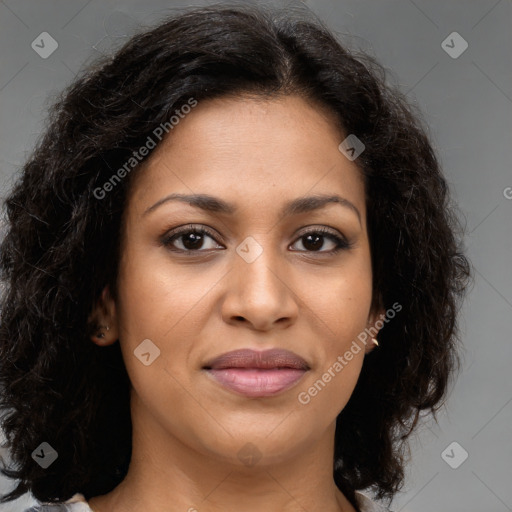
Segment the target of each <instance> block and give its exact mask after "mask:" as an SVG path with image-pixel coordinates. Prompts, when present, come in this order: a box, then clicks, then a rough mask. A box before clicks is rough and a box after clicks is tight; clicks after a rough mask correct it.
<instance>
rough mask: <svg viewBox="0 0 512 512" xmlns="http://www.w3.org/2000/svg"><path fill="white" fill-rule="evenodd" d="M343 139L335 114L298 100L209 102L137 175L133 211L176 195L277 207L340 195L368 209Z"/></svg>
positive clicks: (196, 110) (175, 129)
mask: <svg viewBox="0 0 512 512" xmlns="http://www.w3.org/2000/svg"><path fill="white" fill-rule="evenodd" d="M344 138H345V135H344V134H343V132H342V130H341V128H340V125H339V122H338V119H337V117H336V115H335V114H334V113H333V112H330V111H328V110H327V109H326V108H324V107H320V106H319V105H317V104H315V103H312V102H310V101H308V100H305V99H304V98H302V97H299V96H283V97H279V98H275V99H254V98H249V97H236V98H235V97H232V98H219V99H214V100H205V101H202V102H199V103H198V104H197V106H195V107H194V108H193V109H192V110H191V111H190V112H189V113H188V114H186V115H182V117H180V119H179V122H178V123H177V124H175V125H174V127H173V128H172V130H171V131H170V132H169V134H168V135H167V136H166V137H165V138H164V139H163V141H162V142H161V144H160V145H159V146H157V148H156V149H155V150H154V151H153V153H152V154H151V155H150V157H148V159H147V160H146V162H145V163H144V165H143V166H142V167H141V168H140V169H138V170H137V176H134V178H135V179H134V180H133V183H132V186H131V190H130V192H131V194H130V201H129V204H130V203H136V204H137V205H138V206H137V210H138V211H141V209H142V208H143V207H144V205H147V204H148V203H150V202H151V201H153V202H155V201H157V200H158V199H159V198H160V197H162V196H163V195H164V194H165V193H172V192H181V193H187V194H190V193H209V194H215V195H219V194H222V195H223V196H224V197H227V196H229V197H231V198H232V199H233V200H234V201H239V202H247V201H249V200H253V201H258V200H260V199H261V200H263V199H264V198H265V196H266V197H267V198H270V197H272V198H273V200H272V201H270V202H271V203H272V204H274V203H275V202H276V201H279V200H280V199H281V198H283V199H285V196H289V197H288V199H289V198H290V197H292V196H293V197H296V196H300V195H308V194H309V193H339V194H342V195H349V196H351V197H350V200H351V201H353V202H358V207H359V209H360V210H364V206H365V205H364V183H363V179H362V174H361V171H360V169H359V168H358V167H357V165H356V164H355V163H354V162H352V161H349V160H348V159H347V158H346V157H345V156H344V155H343V154H342V153H341V152H340V151H339V149H338V146H339V144H340V142H341V141H342V140H343V139H344ZM267 206H269V205H267Z"/></svg>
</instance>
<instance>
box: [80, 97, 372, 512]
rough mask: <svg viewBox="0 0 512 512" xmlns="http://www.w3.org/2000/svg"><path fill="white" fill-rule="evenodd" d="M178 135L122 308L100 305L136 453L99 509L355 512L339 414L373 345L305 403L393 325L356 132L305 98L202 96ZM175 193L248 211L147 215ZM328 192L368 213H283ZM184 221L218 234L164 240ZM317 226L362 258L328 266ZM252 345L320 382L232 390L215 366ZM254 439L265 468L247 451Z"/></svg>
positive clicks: (146, 201)
mask: <svg viewBox="0 0 512 512" xmlns="http://www.w3.org/2000/svg"><path fill="white" fill-rule="evenodd" d="M170 135H171V136H168V137H167V139H164V141H163V142H162V144H160V145H159V146H158V147H157V148H156V149H155V150H154V151H153V153H152V154H151V156H150V157H149V158H148V160H147V161H146V163H145V165H144V167H143V168H142V169H139V170H138V174H137V175H136V176H133V178H135V179H134V181H133V182H132V184H131V188H130V192H129V195H128V202H127V206H126V210H125V212H124V219H123V227H122V252H121V254H122V257H121V261H120V268H119V275H118V301H117V302H115V301H114V300H113V299H112V297H111V294H110V293H109V290H108V288H105V290H104V293H103V294H102V297H101V300H100V302H99V303H98V305H97V307H96V310H95V315H96V318H97V319H98V321H99V323H100V324H102V325H108V326H109V330H108V331H106V332H105V337H104V338H97V337H94V338H93V339H92V341H93V342H94V343H97V344H103V345H108V344H110V343H115V342H119V343H120V344H121V349H122V353H123V358H124V361H125V364H126V368H127V371H128V374H129V376H130V380H131V383H132V390H131V415H132V423H133V454H132V460H131V465H130V468H129V471H128V474H127V476H126V478H125V479H124V480H123V482H122V483H121V484H120V485H119V486H117V487H116V488H115V489H113V490H112V491H111V492H110V493H108V494H105V495H102V496H96V497H93V498H91V500H90V501H89V503H90V505H91V506H92V507H93V509H94V510H95V511H97V512H121V511H123V512H130V511H135V510H141V509H143V510H145V511H149V512H152V511H155V512H156V511H161V510H173V511H183V512H185V511H189V512H193V511H194V510H197V511H198V512H203V511H208V512H217V511H219V512H220V511H223V512H231V511H235V510H236V511H239V510H240V505H241V504H243V509H244V511H245V512H253V511H254V512H256V511H258V512H260V511H261V510H265V511H268V512H274V511H275V512H278V511H279V512H283V511H285V512H291V511H299V510H300V511H303V510H323V511H332V512H334V511H344V512H353V511H354V508H353V507H352V506H351V505H350V503H349V502H348V500H347V499H346V498H345V496H344V495H343V494H342V493H341V492H340V491H339V490H338V489H337V487H336V486H335V484H334V481H333V478H332V454H333V450H334V433H335V420H336V417H337V415H338V414H339V412H340V411H341V410H342V409H343V408H344V406H345V405H346V403H347V401H348V400H349V398H350V395H351V394H352V392H353V390H354V387H355V385H356V382H357V379H358V377H359V374H360V371H361V367H362V364H363V359H364V356H365V354H366V353H368V352H369V351H370V350H371V349H372V347H373V345H372V344H371V342H368V344H367V345H366V346H364V345H362V344H361V347H362V350H361V351H360V352H359V353H357V354H355V355H354V357H353V359H352V360H351V361H350V362H349V363H348V364H347V365H346V366H345V367H344V368H343V370H342V371H341V372H339V373H337V374H336V377H334V378H332V380H331V381H330V382H329V383H328V384H326V386H325V387H324V388H323V389H322V390H321V391H320V392H319V393H318V394H317V395H316V396H314V397H312V398H311V401H310V403H308V404H307V405H304V404H301V403H300V402H299V401H298V399H297V396H298V393H299V392H301V391H307V390H308V388H310V387H311V386H312V385H313V383H314V382H315V381H317V380H318V379H319V378H320V377H321V376H322V374H323V373H324V372H325V371H327V369H328V368H329V367H332V365H333V363H334V362H335V361H336V360H337V357H338V356H343V354H345V352H346V351H347V350H349V348H350V346H351V344H352V342H353V341H354V340H355V339H356V338H357V335H358V334H359V333H360V332H362V331H363V330H364V329H365V328H367V327H370V326H372V325H373V323H374V321H375V320H377V317H378V315H379V314H381V313H382V311H373V310H372V309H371V304H372V286H371V285H372V272H371V256H370V247H369V241H368V234H367V230H366V205H365V191H364V183H363V180H362V176H361V173H360V170H359V169H358V167H357V166H356V163H355V162H351V161H349V160H348V159H347V158H346V157H345V156H344V155H343V154H342V153H341V152H340V151H339V150H338V145H339V144H340V142H341V141H342V140H343V139H344V138H345V137H346V135H344V134H343V133H341V131H340V130H339V129H338V128H337V125H336V122H335V119H334V118H333V114H331V113H330V112H328V111H325V110H324V109H322V108H320V107H319V106H317V105H315V104H313V103H310V102H308V101H306V100H305V99H303V98H301V97H299V96H284V97H280V98H276V99H272V100H268V99H265V100H255V99H249V98H222V99H215V100H207V101H203V102H199V104H198V105H197V106H196V107H195V108H194V109H193V110H192V112H191V113H189V114H188V115H187V116H186V117H185V118H184V119H182V120H180V122H179V124H178V125H176V126H175V127H174V129H173V131H172V132H171V134H170ZM171 193H182V194H191V193H204V194H210V195H212V196H215V197H217V198H220V199H223V200H225V201H227V202H230V203H233V205H235V206H236V207H237V211H236V213H233V214H225V213H219V212H213V213H212V212H206V211H202V210H201V209H199V208H197V207H193V206H191V205H189V204H188V203H185V202H180V201H168V202H166V203H163V204H161V205H160V206H158V207H156V208H155V209H154V210H152V211H151V212H149V213H146V214H144V212H145V210H147V209H148V208H149V207H150V206H152V205H153V204H155V203H156V202H157V201H159V200H160V199H162V198H164V197H166V196H167V195H169V194H171ZM315 194H327V195H332V194H337V195H339V196H341V197H343V198H345V199H346V200H348V201H350V202H351V203H352V204H353V205H354V206H355V208H357V210H358V211H359V215H360V219H359V218H358V215H357V214H356V213H355V211H354V210H353V209H351V208H349V207H346V206H343V205H340V204H337V203H329V204H327V205H325V206H324V207H322V208H321V209H318V210H315V211H310V212H307V213H299V214H293V215H290V216H288V217H286V218H283V219H280V218H279V216H278V213H279V211H280V210H281V208H282V207H283V205H284V204H285V203H286V202H288V201H290V200H293V199H296V198H301V197H304V196H311V195H315ZM186 224H194V225H195V226H194V227H200V226H206V227H209V228H211V230H212V231H213V232H214V234H215V238H214V239H213V238H210V237H209V236H208V235H206V236H205V237H204V239H203V244H202V245H201V244H200V243H199V244H198V245H196V247H198V248H199V250H198V251H196V253H195V254H193V255H192V256H190V255H187V254H184V251H186V247H191V244H190V243H189V244H188V245H184V244H186V243H187V240H188V241H190V236H188V237H187V236H182V237H181V238H179V237H178V238H177V239H174V242H173V243H170V245H168V246H167V247H166V246H165V245H163V244H162V243H161V237H162V235H164V234H165V233H169V232H170V231H171V230H173V229H175V228H177V227H180V226H184V225H186ZM322 226H324V227H328V228H330V230H331V231H332V232H333V233H334V234H336V235H338V236H344V237H346V238H347V240H348V241H349V242H350V243H351V244H352V245H351V247H350V248H349V249H342V250H341V251H340V252H338V253H337V254H333V253H332V252H330V251H331V250H332V249H334V248H335V246H336V242H335V241H333V240H331V239H330V238H329V237H324V238H323V239H320V241H319V244H318V249H317V250H314V248H313V249H311V247H312V244H311V243H310V244H309V245H308V241H307V239H306V237H305V236H304V232H305V231H307V232H310V231H311V232H313V233H314V232H315V228H319V227H322ZM306 227H307V229H304V228H306ZM247 237H253V238H254V239H255V240H256V241H257V242H258V244H259V245H260V246H261V248H262V250H263V252H262V253H261V254H260V256H259V257H258V258H257V259H255V260H254V261H253V262H251V263H248V262H247V261H246V260H244V259H243V258H242V257H241V256H240V255H239V254H238V253H237V251H236V248H237V247H238V246H240V244H241V243H242V242H243V241H244V240H245V239H246V238H247ZM322 240H323V243H322ZM192 247H194V246H192ZM172 248H174V249H176V250H175V251H172ZM179 249H181V250H182V251H183V252H181V253H180V252H178V251H179ZM251 250H254V249H251ZM145 339H150V340H151V341H152V342H153V343H154V344H155V345H156V346H157V347H158V348H159V350H160V356H159V357H157V358H156V359H154V361H153V362H152V363H151V364H150V365H148V366H146V365H144V364H142V363H141V361H140V360H139V359H138V358H137V357H135V356H134V350H135V349H136V348H137V346H138V345H139V344H140V343H141V342H142V340H145ZM240 348H252V349H255V350H264V349H268V348H285V349H288V350H291V351H293V352H295V353H296V354H298V355H299V356H301V357H302V358H304V359H305V360H306V361H307V362H308V364H309V366H310V370H309V371H308V372H306V374H305V375H304V376H303V377H302V379H301V380H300V381H299V382H298V383H297V384H296V385H295V386H294V387H293V388H292V389H289V390H287V391H285V392H283V393H280V394H278V395H275V396H272V397H267V398H256V399H255V398H247V397H245V396H241V395H237V394H235V393H233V392H231V391H229V390H226V389H225V388H223V387H221V386H220V385H219V384H218V383H217V382H215V381H214V380H212V379H210V378H209V377H208V376H207V375H205V372H204V370H202V367H203V365H204V364H205V363H206V361H208V360H209V359H212V358H213V357H216V356H218V355H220V354H223V353H225V352H228V351H231V350H235V349H240ZM248 443H252V446H253V448H252V449H253V451H254V452H255V453H256V458H257V460H256V459H255V460H256V463H255V464H248V463H247V462H246V463H244V461H243V460H241V459H240V457H239V455H238V452H239V451H240V450H241V449H242V448H243V447H244V446H245V447H246V449H248V448H247V446H251V445H248ZM254 447H255V448H254Z"/></svg>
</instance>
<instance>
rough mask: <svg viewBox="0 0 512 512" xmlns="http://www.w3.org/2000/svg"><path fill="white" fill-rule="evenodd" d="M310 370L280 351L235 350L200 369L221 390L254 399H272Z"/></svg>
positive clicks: (287, 351) (303, 361)
mask: <svg viewBox="0 0 512 512" xmlns="http://www.w3.org/2000/svg"><path fill="white" fill-rule="evenodd" d="M309 369H310V368H309V366H308V364H307V363H306V361H305V360H304V359H302V358H301V357H299V356H298V355H297V354H294V353H293V352H290V351H289V350H283V349H270V350H265V351H255V350H251V349H243V350H235V351H232V352H227V353H225V354H222V355H220V356H218V357H216V358H214V359H212V360H210V361H208V362H207V363H206V364H205V365H204V366H203V370H205V371H206V372H207V374H208V375H209V376H210V377H212V378H213V379H214V380H215V381H216V382H217V383H218V384H220V385H221V386H223V387H224V388H227V389H228V390H230V391H233V392H235V393H237V394H241V395H245V396H248V397H253V398H258V397H267V396H273V395H276V394H278V393H281V392H283V391H285V390H287V389H290V388H291V387H292V386H294V385H295V384H296V383H297V382H298V381H299V380H300V379H301V378H302V377H303V375H304V374H305V373H306V372H307V371H308V370H309Z"/></svg>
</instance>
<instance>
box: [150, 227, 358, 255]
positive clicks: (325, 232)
mask: <svg viewBox="0 0 512 512" xmlns="http://www.w3.org/2000/svg"><path fill="white" fill-rule="evenodd" d="M190 232H196V233H201V234H205V235H208V236H209V237H210V238H211V239H213V240H214V242H215V243H216V244H218V245H222V243H221V242H219V241H218V238H221V239H222V238H223V237H222V236H221V235H220V234H218V233H216V231H214V230H213V229H212V228H210V227H209V226H206V225H204V224H186V225H183V226H179V227H177V228H174V229H170V230H167V231H166V232H165V233H164V234H163V235H162V236H161V237H160V240H161V243H162V245H165V246H171V245H172V244H171V241H172V240H173V239H176V238H179V237H180V235H183V234H186V233H190ZM310 233H314V234H320V235H321V236H324V237H326V238H329V239H330V240H331V241H333V242H334V243H335V244H337V247H335V248H334V249H331V250H328V251H295V252H299V253H312V254H315V253H317V254H335V253H337V252H339V251H341V250H347V249H350V248H351V247H352V246H353V245H354V243H353V242H349V241H348V240H347V238H346V237H345V236H344V235H343V234H342V233H341V232H339V231H338V230H337V229H334V228H330V227H327V226H318V225H310V226H304V227H302V228H301V229H299V230H297V231H296V232H295V233H294V234H293V236H294V239H293V242H292V243H291V244H290V245H289V246H288V247H290V246H291V245H294V244H295V243H297V241H298V240H300V239H301V238H302V237H304V236H306V235H308V234H310ZM224 249H225V247H224ZM170 250H172V251H173V252H181V253H188V254H198V253H201V252H204V253H207V252H209V250H204V249H196V250H193V249H191V250H187V251H185V250H183V249H170Z"/></svg>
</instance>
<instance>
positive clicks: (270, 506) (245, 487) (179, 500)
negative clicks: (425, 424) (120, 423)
mask: <svg viewBox="0 0 512 512" xmlns="http://www.w3.org/2000/svg"><path fill="white" fill-rule="evenodd" d="M138 417H140V416H137V415H135V416H133V415H132V418H134V420H133V426H132V432H133V437H132V443H133V448H132V457H131V462H130V466H129V469H128V473H127V475H126V477H125V479H124V480H123V481H122V482H121V483H120V484H119V485H118V486H117V487H116V488H115V489H113V490H112V491H111V492H110V493H108V494H105V495H102V496H96V497H94V498H91V499H90V500H89V504H90V506H91V508H93V510H94V511H95V512H121V511H122V512H135V511H139V510H144V511H146V512H157V511H158V512H159V511H161V510H169V506H172V510H176V511H184V512H185V511H187V512H221V511H222V512H235V511H236V512H239V511H240V509H241V508H243V510H244V512H260V511H261V510H265V511H266V512H299V511H300V512H304V510H322V511H324V512H355V509H354V507H353V506H352V505H351V504H350V502H349V501H348V500H347V499H346V497H345V496H344V495H343V494H342V493H341V492H340V491H339V489H338V488H337V487H336V485H335V483H334V480H333V476H332V454H333V450H334V428H335V425H334V424H333V425H332V426H331V427H330V428H329V429H328V432H327V434H326V435H325V436H323V437H322V438H321V439H319V440H317V442H314V443H313V442H312V443H310V444H308V446H303V447H300V448H297V450H296V453H295V454H294V455H293V456H290V457H289V458H286V459H285V460H278V461H273V462H269V461H268V460H265V459H261V460H258V459H257V457H256V458H255V459H254V460H253V461H250V460H249V461H248V462H247V465H244V464H241V463H240V462H239V461H237V463H235V462H233V461H231V460H227V461H225V460H220V459H219V458H218V457H215V456H214V455H212V454H209V453H207V452H202V453H199V452H198V451H196V450H195V449H194V448H192V447H190V446H189V445H187V444H185V443H183V442H181V441H180V440H179V439H177V438H176V437H173V436H171V435H170V434H169V432H168V431H167V430H164V429H163V428H162V426H161V425H159V424H158V423H157V422H156V421H155V420H154V418H153V419H151V418H150V417H149V416H144V417H143V418H144V421H137V418H138ZM248 446H249V445H248ZM162 447H164V448H162ZM244 460H245V459H244Z"/></svg>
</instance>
